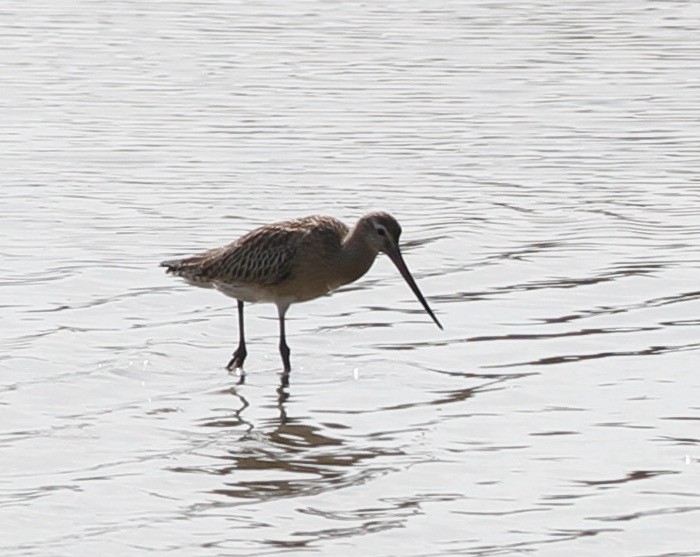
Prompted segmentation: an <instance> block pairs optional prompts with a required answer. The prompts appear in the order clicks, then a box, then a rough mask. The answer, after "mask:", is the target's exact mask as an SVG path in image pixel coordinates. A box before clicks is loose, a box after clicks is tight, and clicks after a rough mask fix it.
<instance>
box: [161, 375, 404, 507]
mask: <svg viewBox="0 0 700 557" xmlns="http://www.w3.org/2000/svg"><path fill="white" fill-rule="evenodd" d="M218 394H220V395H223V396H225V397H228V404H229V405H230V408H229V409H227V410H226V411H225V414H224V415H221V414H220V413H219V414H218V415H216V416H212V417H209V418H206V419H205V420H203V421H202V422H200V424H199V425H200V426H202V427H213V428H221V429H223V430H228V431H231V432H236V433H237V435H236V436H235V437H234V438H233V441H231V443H230V444H229V445H228V446H227V447H226V448H225V450H224V451H223V453H222V454H219V455H217V456H215V457H214V461H213V462H212V460H211V459H210V457H211V455H210V456H209V457H208V460H207V462H206V464H204V465H202V466H189V467H186V468H185V467H178V468H174V469H173V470H174V471H177V472H186V473H205V474H214V475H218V476H222V477H224V478H225V479H224V481H223V483H222V485H221V486H220V487H217V488H215V489H213V490H211V493H214V494H218V495H225V496H228V497H233V498H241V499H271V498H276V497H288V496H292V495H299V494H304V495H306V494H311V493H319V492H322V491H325V490H330V489H337V488H338V487H343V486H346V485H354V484H356V483H358V482H363V481H366V480H367V478H369V477H372V476H373V475H375V474H379V473H383V472H384V471H385V470H386V467H385V466H383V465H376V464H373V465H366V463H367V462H369V461H373V460H376V459H378V458H379V457H381V456H384V455H389V454H391V455H396V454H402V451H400V450H397V449H395V448H386V447H377V446H374V447H366V446H362V447H357V446H351V445H350V444H349V442H348V440H347V439H344V438H343V437H342V436H341V435H340V434H337V435H336V434H332V433H331V432H340V431H342V430H343V429H344V428H343V427H342V426H340V425H338V426H337V428H336V427H334V424H314V423H312V422H311V420H312V418H308V417H304V418H300V417H294V416H291V415H290V414H289V404H290V402H292V401H293V397H292V396H291V395H290V392H289V389H288V387H286V386H285V384H284V383H282V384H280V386H279V387H278V388H277V390H276V391H275V395H274V404H275V406H276V408H277V412H276V415H275V416H274V417H273V418H265V419H262V420H261V419H257V420H255V419H253V418H252V417H251V418H247V417H246V413H247V411H249V410H251V406H252V404H251V402H250V401H249V400H248V397H247V396H246V395H244V394H243V389H242V388H241V387H239V386H231V387H228V388H226V389H224V390H222V391H219V392H218ZM257 406H258V407H259V408H260V407H262V405H259V404H258V405H257ZM251 414H252V412H251ZM361 462H364V463H365V465H363V466H359V467H355V465H357V464H358V463H361ZM358 470H361V471H360V472H358Z"/></svg>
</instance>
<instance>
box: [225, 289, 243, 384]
mask: <svg viewBox="0 0 700 557" xmlns="http://www.w3.org/2000/svg"><path fill="white" fill-rule="evenodd" d="M247 355H248V351H247V350H246V349H245V332H244V329H243V302H241V301H240V300H238V348H236V351H235V352H234V353H233V357H232V358H231V361H230V362H229V363H228V365H227V366H226V369H228V370H229V371H233V370H234V369H243V362H244V361H245V358H246V356H247Z"/></svg>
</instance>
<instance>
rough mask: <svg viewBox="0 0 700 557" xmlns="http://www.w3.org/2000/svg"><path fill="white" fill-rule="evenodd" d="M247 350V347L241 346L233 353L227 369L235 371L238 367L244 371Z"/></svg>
mask: <svg viewBox="0 0 700 557" xmlns="http://www.w3.org/2000/svg"><path fill="white" fill-rule="evenodd" d="M247 355H248V354H247V352H246V349H245V347H241V346H239V347H238V348H237V349H236V351H235V352H234V353H233V357H232V358H231V360H230V361H229V363H228V364H226V369H227V370H229V371H235V370H237V369H240V370H241V373H242V372H243V362H244V361H245V357H246V356H247Z"/></svg>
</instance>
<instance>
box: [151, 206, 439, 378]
mask: <svg viewBox="0 0 700 557" xmlns="http://www.w3.org/2000/svg"><path fill="white" fill-rule="evenodd" d="M400 236H401V227H400V226H399V223H398V222H397V221H396V220H395V219H394V218H393V217H392V216H391V215H389V214H388V213H383V212H377V213H370V214H368V215H365V216H364V217H362V218H361V219H360V220H359V221H358V222H357V224H356V225H355V227H354V228H352V229H350V228H349V227H347V226H346V225H345V224H343V223H342V222H340V221H339V220H337V219H335V218H333V217H326V216H318V215H315V216H310V217H305V218H300V219H295V220H289V221H285V222H279V223H275V224H269V225H265V226H262V227H260V228H258V229H256V230H253V231H252V232H249V233H248V234H246V235H244V236H242V237H240V238H239V239H238V240H236V241H234V242H232V243H230V244H228V245H226V246H223V247H220V248H215V249H210V250H207V251H204V252H202V253H199V254H197V255H193V256H191V257H186V258H184V259H175V260H169V261H163V262H162V263H161V266H163V267H166V268H167V271H168V273H169V274H173V275H177V276H179V277H182V278H184V279H185V280H186V281H187V282H189V283H190V284H193V285H195V286H200V287H205V288H216V289H217V290H220V291H222V292H223V293H224V294H227V295H228V296H231V297H233V298H236V299H237V300H238V310H239V327H240V342H239V348H238V350H236V352H235V353H234V358H233V359H232V360H231V362H229V366H228V367H229V369H232V368H235V367H241V366H242V365H243V360H244V359H245V357H246V352H245V339H244V336H243V302H273V303H275V304H276V305H277V307H278V311H279V316H280V333H281V334H280V336H281V339H280V351H281V352H282V359H283V361H284V364H285V373H286V374H288V372H289V367H290V366H289V349H288V347H287V346H286V342H285V340H284V315H285V313H286V311H287V308H288V307H289V305H290V304H292V303H295V302H303V301H306V300H311V299H314V298H318V297H319V296H323V295H325V294H328V293H329V292H331V291H332V290H334V289H336V288H338V287H339V286H342V285H343V284H347V283H350V282H353V281H354V280H357V279H358V278H360V277H361V276H362V275H364V274H365V273H366V272H367V271H368V270H369V268H370V267H371V266H372V263H373V262H374V260H375V258H376V256H377V254H378V253H379V252H380V251H383V252H386V253H387V254H388V255H389V256H390V257H391V259H392V260H393V261H394V263H395V264H396V265H397V267H398V268H399V270H400V271H401V274H402V275H403V276H404V278H405V279H406V280H407V281H408V283H409V286H410V287H411V289H412V290H413V291H414V293H416V295H417V296H418V298H419V300H420V301H421V303H422V304H423V306H424V307H425V309H426V311H428V313H429V314H430V316H431V317H432V318H433V320H434V321H435V322H436V324H437V325H438V326H440V327H441V325H440V324H439V322H438V321H437V318H436V317H435V315H434V314H433V313H432V311H431V310H430V308H429V307H428V306H427V303H426V302H425V300H424V299H423V297H422V295H421V294H420V292H419V291H418V287H417V286H416V285H415V282H414V281H413V279H412V278H411V277H410V273H409V272H408V269H407V268H406V267H405V264H404V262H403V259H402V257H401V254H400V251H399V247H398V244H399V238H400ZM285 354H286V355H285Z"/></svg>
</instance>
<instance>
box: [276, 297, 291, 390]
mask: <svg viewBox="0 0 700 557" xmlns="http://www.w3.org/2000/svg"><path fill="white" fill-rule="evenodd" d="M288 307H289V305H279V306H277V312H278V314H279V321H280V356H282V364H283V365H284V371H283V372H282V383H283V385H284V386H286V385H288V384H289V372H290V371H292V366H291V364H290V363H289V353H290V350H289V346H287V338H286V333H285V329H284V315H285V314H286V313H287V308H288Z"/></svg>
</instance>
